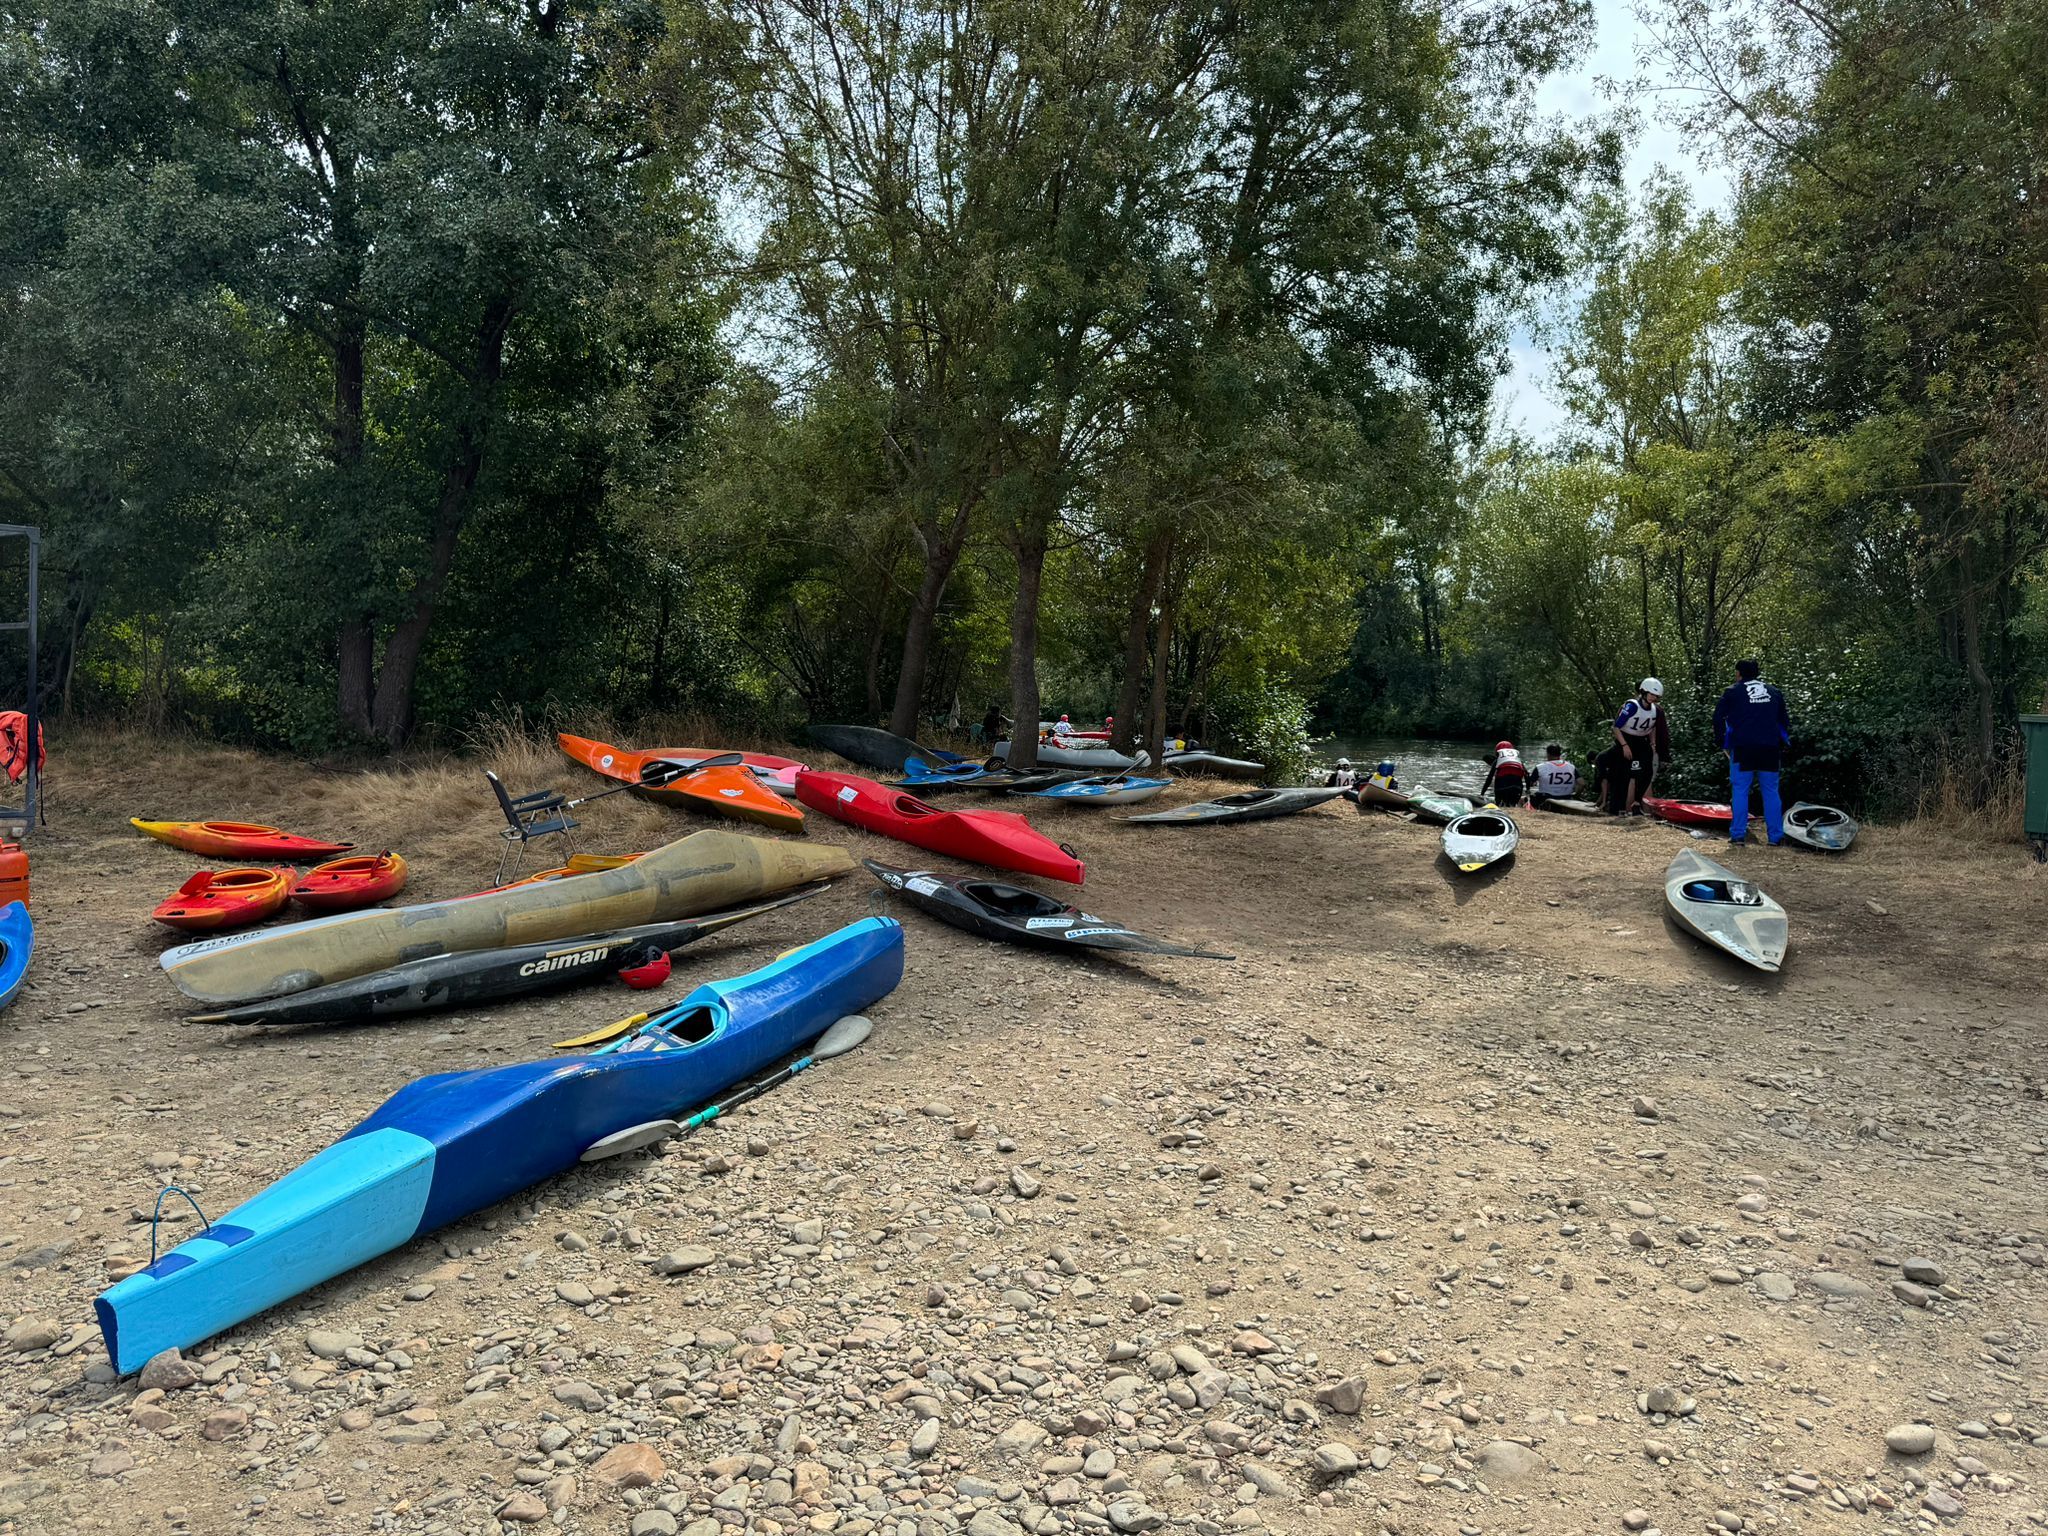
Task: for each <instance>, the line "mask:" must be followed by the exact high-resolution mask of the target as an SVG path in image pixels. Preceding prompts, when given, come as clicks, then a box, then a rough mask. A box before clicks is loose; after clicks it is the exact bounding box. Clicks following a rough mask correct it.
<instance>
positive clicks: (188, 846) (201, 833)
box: [128, 816, 355, 863]
mask: <svg viewBox="0 0 2048 1536" xmlns="http://www.w3.org/2000/svg"><path fill="white" fill-rule="evenodd" d="M128 825H129V826H131V827H133V828H135V830H136V831H138V832H140V833H141V834H142V835H143V836H144V837H153V838H155V839H156V840H157V841H158V842H160V843H169V844H170V845H171V846H172V847H173V848H182V849H184V850H185V851H186V852H187V853H198V854H203V855H205V856H206V857H207V858H209V859H284V860H287V861H288V862H292V863H311V862H313V861H315V860H317V859H331V858H333V857H334V856H335V855H336V854H338V853H347V852H348V851H349V850H350V849H351V848H353V847H355V844H354V843H323V842H322V841H320V839H319V838H317V837H300V836H298V835H297V834H295V833H291V832H280V831H279V830H278V829H277V828H276V827H267V826H265V825H263V824H262V823H261V822H256V821H144V820H143V819H142V818H141V817H140V816H131V817H129V818H128Z"/></svg>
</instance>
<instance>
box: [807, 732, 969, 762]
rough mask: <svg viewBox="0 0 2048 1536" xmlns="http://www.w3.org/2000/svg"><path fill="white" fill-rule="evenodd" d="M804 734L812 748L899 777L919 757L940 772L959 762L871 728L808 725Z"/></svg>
mask: <svg viewBox="0 0 2048 1536" xmlns="http://www.w3.org/2000/svg"><path fill="white" fill-rule="evenodd" d="M804 734H805V736H807V737H808V738H809V739H810V740H811V741H812V742H813V743H814V744H815V745H817V746H821V747H823V748H824V749H825V750H826V751H827V752H837V753H838V754H839V755H840V756H841V757H843V758H845V759H846V760H847V761H848V762H849V763H859V764H860V765H861V766H862V767H863V768H880V769H883V770H885V771H887V772H891V773H900V772H901V771H902V770H903V765H904V764H905V763H906V762H908V761H909V760H910V759H911V758H913V757H921V758H923V759H924V760H925V761H926V762H927V763H932V764H935V765H937V766H939V767H942V768H943V767H944V766H946V765H947V764H950V763H958V762H959V761H960V760H961V759H960V757H959V755H958V754H957V753H953V752H941V751H939V750H938V749H937V748H936V747H921V746H919V745H918V744H917V743H916V742H914V741H912V740H911V739H910V738H909V737H908V736H898V735H897V734H896V733H895V732H894V731H884V730H878V729H877V728H876V727H874V726H872V725H812V726H806V727H805V728H804Z"/></svg>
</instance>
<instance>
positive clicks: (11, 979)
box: [0, 901, 36, 1008]
mask: <svg viewBox="0 0 2048 1536" xmlns="http://www.w3.org/2000/svg"><path fill="white" fill-rule="evenodd" d="M35 948H36V925H35V921H34V919H32V918H31V917H30V916H29V915H28V907H27V906H26V905H24V904H23V903H21V902H18V901H10V902H8V903H7V905H6V906H4V907H0V1008H5V1007H6V1006H7V1005H8V1004H9V1003H11V1002H13V1001H14V997H15V994H16V993H18V992H19V991H21V984H22V982H24V981H25V980H27V979H28V964H29V961H30V960H31V959H32V958H33V957H34V955H35Z"/></svg>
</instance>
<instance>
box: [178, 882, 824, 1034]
mask: <svg viewBox="0 0 2048 1536" xmlns="http://www.w3.org/2000/svg"><path fill="white" fill-rule="evenodd" d="M823 890H825V887H824V886H822V885H816V886H811V887H809V888H808V889H806V890H801V891H793V892H791V893H790V894H789V895H787V896H781V897H778V898H776V899H775V900H774V901H764V902H760V903H758V904H756V905H754V906H751V907H735V908H734V909H733V910H732V911H730V912H707V913H705V914H704V915H703V916H702V917H689V918H682V919H680V920H678V921H676V922H672V923H649V924H647V925H646V926H644V927H639V928H619V929H614V930H613V931H612V932H610V933H596V934H589V935H587V936H585V937H583V938H580V939H554V940H550V941H549V942H548V943H545V944H515V945H512V946H510V947H508V948H505V949H474V950H469V951H467V952H465V953H462V954H456V955H435V956H432V957H431V958H429V959H425V960H409V961H407V962H406V963H405V964H403V965H394V966H392V967H391V968H390V969H388V970H383V971H372V972H371V973H370V974H369V975H367V976H353V977H350V978H349V979H348V980H347V981H337V982H333V983H331V984H330V985H328V986H324V987H315V988H313V989H312V990H311V991H307V992H291V993H287V994H286V995H285V996H283V997H278V998H272V999H270V1000H269V1001H267V1002H261V1003H244V1004H243V1005H242V1006H241V1007H239V1008H229V1009H226V1010H225V1011H223V1012H220V1013H197V1014H192V1015H191V1016H189V1017H188V1018H187V1019H186V1021H185V1022H186V1023H188V1024H273V1025H275V1024H333V1023H343V1022H353V1021H362V1020H374V1019H396V1018H403V1017H405V1016H406V1015H408V1014H414V1013H430V1012H432V1011H434V1010H435V1009H438V1008H462V1007H471V1006H474V1005H477V1004H481V1003H494V1002H499V1001H502V1000H503V999H505V998H508V997H525V996H527V995H529V994H531V993H534V992H554V991H559V990H560V989H562V988H564V987H572V986H575V985H576V984H577V983H579V982H585V981H596V980H601V979H605V978H608V977H612V976H616V975H618V974H619V972H620V971H622V970H626V969H628V968H630V967H632V966H636V965H645V964H647V963H648V962H649V961H651V960H652V959H653V958H654V957H655V956H656V955H665V954H669V953H672V952H673V951H675V950H678V949H681V948H682V947H683V946H684V945H685V944H690V943H693V942H695V941H696V940H698V939H701V938H703V937H704V936H705V935H706V934H709V933H716V932H718V930H719V929H721V928H730V927H731V926H732V925H733V924H735V923H743V922H745V921H746V920H747V919H748V918H750V917H759V916H760V915H761V914H762V913H764V912H773V911H774V910H775V909H776V908H778V907H786V906H789V905H791V904H792V903H794V902H799V901H808V900H810V898H811V897H813V896H816V895H818V894H819V893H820V892H821V891H823Z"/></svg>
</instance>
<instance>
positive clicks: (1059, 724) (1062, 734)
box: [1052, 715, 1074, 743]
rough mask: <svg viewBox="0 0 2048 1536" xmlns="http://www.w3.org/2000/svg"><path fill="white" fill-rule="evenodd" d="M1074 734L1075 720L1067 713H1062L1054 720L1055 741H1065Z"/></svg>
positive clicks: (1053, 732) (1053, 736)
mask: <svg viewBox="0 0 2048 1536" xmlns="http://www.w3.org/2000/svg"><path fill="white" fill-rule="evenodd" d="M1073 734H1074V722H1073V721H1071V720H1069V719H1068V718H1067V717H1066V716H1065V715H1061V716H1060V717H1059V719H1057V720H1055V721H1054V722H1053V726H1052V739H1053V740H1054V741H1057V742H1061V743H1064V742H1065V741H1066V739H1067V738H1068V737H1069V736H1071V735H1073Z"/></svg>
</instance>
